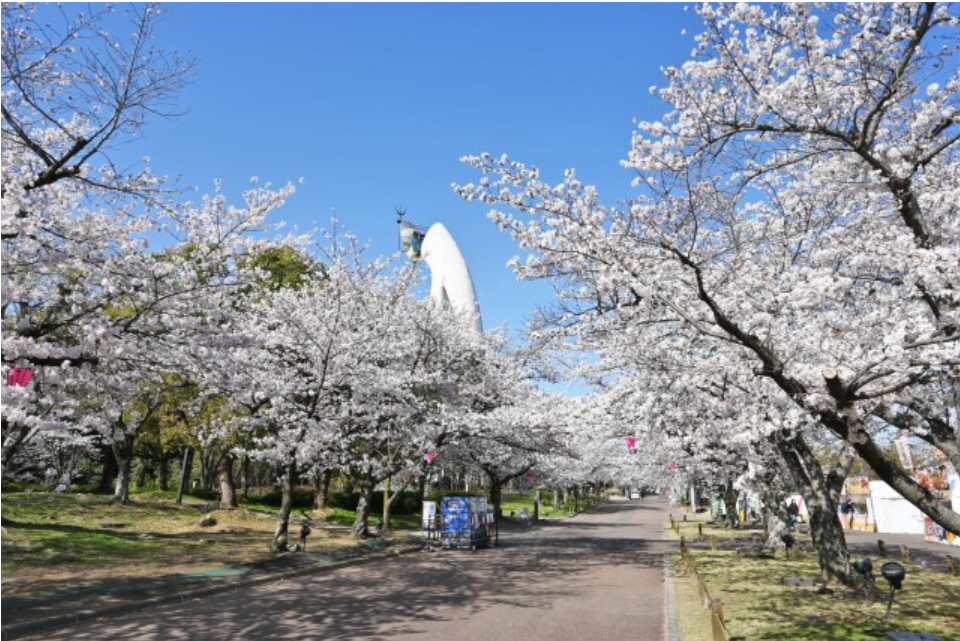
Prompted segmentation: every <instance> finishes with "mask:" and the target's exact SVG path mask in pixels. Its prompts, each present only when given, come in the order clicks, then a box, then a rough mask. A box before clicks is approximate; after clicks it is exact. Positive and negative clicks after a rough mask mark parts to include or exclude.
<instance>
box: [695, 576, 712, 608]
mask: <svg viewBox="0 0 960 641" xmlns="http://www.w3.org/2000/svg"><path fill="white" fill-rule="evenodd" d="M697 590H698V591H699V592H700V605H701V606H703V607H704V608H709V607H710V606H711V605H713V599H711V598H710V593H709V592H707V584H706V583H704V582H703V577H702V576H700V575H699V574H697Z"/></svg>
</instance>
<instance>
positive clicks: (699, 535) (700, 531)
mask: <svg viewBox="0 0 960 641" xmlns="http://www.w3.org/2000/svg"><path fill="white" fill-rule="evenodd" d="M697 538H698V539H702V538H703V523H697Z"/></svg>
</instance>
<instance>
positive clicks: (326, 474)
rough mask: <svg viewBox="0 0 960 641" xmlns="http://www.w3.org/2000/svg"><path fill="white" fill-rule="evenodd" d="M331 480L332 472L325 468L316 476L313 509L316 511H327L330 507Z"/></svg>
mask: <svg viewBox="0 0 960 641" xmlns="http://www.w3.org/2000/svg"><path fill="white" fill-rule="evenodd" d="M332 479H333V470H331V469H330V468H327V469H325V470H323V471H322V472H320V473H319V474H317V478H316V484H315V486H314V490H315V491H314V496H313V507H314V509H317V510H327V509H328V508H329V507H330V481H331V480H332Z"/></svg>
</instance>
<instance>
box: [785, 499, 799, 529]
mask: <svg viewBox="0 0 960 641" xmlns="http://www.w3.org/2000/svg"><path fill="white" fill-rule="evenodd" d="M787 514H789V515H790V525H791V526H793V525H796V524H797V523H798V522H799V521H800V506H799V505H797V501H796V500H795V499H791V500H790V505H788V506H787Z"/></svg>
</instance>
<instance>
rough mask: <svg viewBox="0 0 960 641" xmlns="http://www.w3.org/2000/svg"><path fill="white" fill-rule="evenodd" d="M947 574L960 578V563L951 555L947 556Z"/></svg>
mask: <svg viewBox="0 0 960 641" xmlns="http://www.w3.org/2000/svg"><path fill="white" fill-rule="evenodd" d="M947 573H948V574H949V575H950V576H960V562H958V561H957V560H956V559H955V558H953V557H952V556H950V555H949V554H948V555H947Z"/></svg>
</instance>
